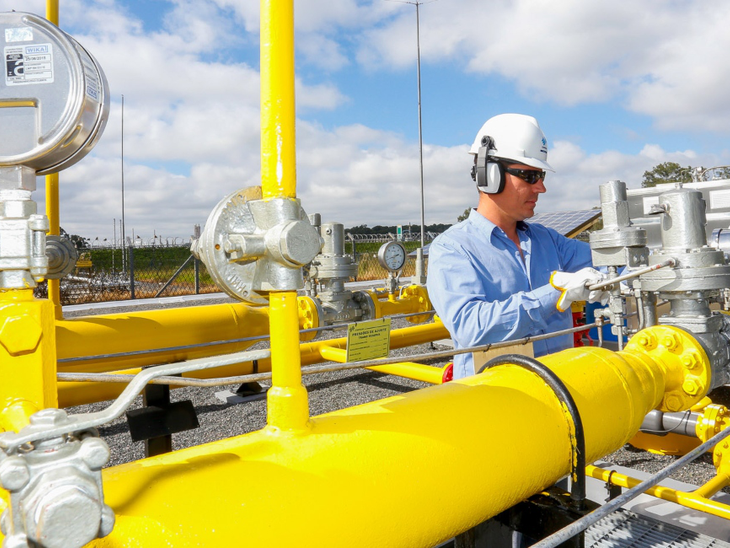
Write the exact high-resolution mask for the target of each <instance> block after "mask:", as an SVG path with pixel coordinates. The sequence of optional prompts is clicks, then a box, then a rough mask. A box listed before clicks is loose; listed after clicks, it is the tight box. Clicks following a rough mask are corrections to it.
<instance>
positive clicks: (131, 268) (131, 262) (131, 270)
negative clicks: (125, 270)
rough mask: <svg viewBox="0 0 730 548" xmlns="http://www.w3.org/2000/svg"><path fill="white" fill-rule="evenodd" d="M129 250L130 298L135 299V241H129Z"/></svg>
mask: <svg viewBox="0 0 730 548" xmlns="http://www.w3.org/2000/svg"><path fill="white" fill-rule="evenodd" d="M127 243H128V247H127V250H128V251H129V298H130V299H135V296H134V245H133V244H134V242H127Z"/></svg>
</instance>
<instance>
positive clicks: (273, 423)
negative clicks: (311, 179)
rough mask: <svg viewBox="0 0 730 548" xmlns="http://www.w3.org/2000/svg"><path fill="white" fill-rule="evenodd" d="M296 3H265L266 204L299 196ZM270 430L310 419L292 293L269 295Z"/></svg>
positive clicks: (263, 170)
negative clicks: (297, 178) (297, 182)
mask: <svg viewBox="0 0 730 548" xmlns="http://www.w3.org/2000/svg"><path fill="white" fill-rule="evenodd" d="M295 162H296V142H295V108H294V1H293V0H261V187H262V191H263V192H262V194H263V198H264V200H268V199H274V198H289V199H295V198H296V164H295ZM269 324H270V333H271V374H272V379H271V389H270V390H269V392H268V395H267V401H268V406H267V409H268V425H269V429H270V430H272V429H273V430H276V431H279V430H289V431H291V430H301V429H304V428H306V426H307V421H308V420H309V404H308V400H307V391H306V389H305V388H304V386H303V385H302V372H301V358H300V356H299V327H298V326H299V312H298V305H297V296H296V292H294V291H285V292H277V291H273V292H272V293H271V294H270V297H269Z"/></svg>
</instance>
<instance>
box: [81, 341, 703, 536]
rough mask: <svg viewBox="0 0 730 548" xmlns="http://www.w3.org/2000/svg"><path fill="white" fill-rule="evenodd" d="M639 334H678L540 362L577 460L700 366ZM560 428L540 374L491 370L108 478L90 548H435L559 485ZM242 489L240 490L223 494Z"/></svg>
mask: <svg viewBox="0 0 730 548" xmlns="http://www.w3.org/2000/svg"><path fill="white" fill-rule="evenodd" d="M648 333H649V334H650V335H652V336H655V337H658V340H660V341H661V340H662V338H661V337H662V336H664V335H666V334H674V335H676V336H677V337H678V338H679V337H680V336H681V340H682V345H681V347H678V346H675V347H674V348H673V349H669V348H666V347H664V346H662V344H661V343H659V344H658V345H657V346H656V347H655V348H653V349H647V347H646V346H645V345H644V346H642V345H639V344H636V343H635V342H634V341H633V340H632V342H630V343H629V344H628V345H627V346H626V349H625V350H624V351H622V352H616V353H614V352H611V351H609V350H606V349H602V348H586V347H584V348H577V349H571V350H565V351H563V352H560V353H557V354H554V355H551V356H545V357H543V358H541V361H542V362H543V363H545V364H546V365H547V366H548V367H550V368H551V369H552V370H553V371H555V372H556V374H557V375H558V376H559V377H560V378H561V379H562V380H563V382H564V383H565V384H566V386H567V387H568V389H569V390H570V392H571V394H572V396H573V398H574V399H575V401H576V404H577V405H578V408H579V410H580V414H581V417H582V420H583V425H584V428H585V432H586V459H587V460H588V461H592V460H595V459H598V458H600V457H602V456H604V455H606V454H608V453H610V452H612V451H614V450H616V449H617V448H619V447H621V446H622V445H623V444H624V443H625V442H626V441H627V440H628V439H629V438H630V437H631V436H632V435H633V434H634V433H635V432H636V431H637V430H638V429H639V426H640V425H641V422H642V420H643V418H644V416H645V415H646V413H647V412H649V411H650V410H652V409H655V408H657V407H660V406H661V404H662V402H663V401H664V399H665V396H666V394H668V393H670V394H671V393H673V392H674V391H675V388H676V383H677V382H678V381H679V382H680V385H681V384H682V381H681V378H682V377H683V376H684V375H685V374H686V373H685V368H684V366H683V364H682V356H683V355H684V354H685V353H686V352H687V351H696V352H697V356H699V358H700V360H701V363H700V364H698V367H706V366H708V365H709V362H708V360H707V356H706V355H705V354H704V351H703V350H702V349H701V347H700V346H699V344H698V343H697V342H694V343H693V342H692V341H693V340H694V339H692V338H691V337H689V336H687V337H684V335H682V334H681V333H680V332H679V330H677V329H674V328H650V330H648ZM667 340H668V339H667ZM703 395H704V394H699V398H701V397H702V396H703ZM606 416H611V417H612V420H610V421H606V420H605V417H606ZM568 423H569V421H568V420H567V419H566V417H565V415H564V413H563V411H562V409H561V406H560V404H559V403H558V400H557V398H556V397H555V394H554V393H553V392H552V391H551V390H550V388H549V387H548V386H547V385H546V384H545V383H544V382H543V381H542V380H541V379H540V378H539V377H538V376H537V375H535V374H533V373H530V372H528V371H526V370H525V369H523V368H521V367H517V366H511V365H505V366H500V367H497V368H494V369H490V370H488V371H486V372H485V373H483V374H481V375H476V376H473V377H469V378H467V379H460V380H458V381H454V382H450V383H447V384H444V385H441V386H434V387H430V388H426V389H423V390H419V391H415V392H410V393H408V394H404V395H400V396H395V397H391V398H387V399H385V400H381V401H377V402H372V403H369V404H365V405H361V406H357V407H353V408H349V409H344V410H341V411H337V412H334V413H329V414H327V415H323V416H320V417H315V418H313V419H311V420H310V424H311V427H310V430H309V432H308V433H307V432H306V431H304V432H303V433H302V435H299V436H282V435H278V434H277V432H276V431H275V430H272V429H265V430H263V431H259V432H254V433H251V434H247V435H244V436H240V437H237V438H232V439H228V440H224V441H221V442H215V443H211V444H208V445H204V446H200V447H195V448H191V449H186V450H183V451H178V452H176V453H171V454H167V455H164V456H159V457H153V458H149V459H145V460H142V461H138V462H134V463H130V464H127V465H123V466H119V467H114V468H110V469H107V470H105V471H104V491H105V498H106V502H107V503H108V504H110V505H111V506H112V508H113V509H114V510H115V513H116V516H117V524H116V526H115V529H114V531H113V532H112V534H111V535H110V536H109V537H107V538H106V539H102V540H99V541H96V542H95V543H93V544H92V545H93V546H114V547H119V546H152V545H154V543H155V542H157V541H159V540H160V539H163V538H164V539H165V540H166V542H168V543H169V544H171V545H174V546H226V545H231V544H233V543H236V542H238V541H239V540H240V531H241V530H242V528H243V529H245V530H246V531H247V537H246V541H247V542H248V543H250V544H252V545H258V546H303V547H306V546H318V547H328V546H333V547H334V546H337V547H339V546H343V545H347V546H351V547H361V546H362V547H365V546H367V547H370V546H389V547H401V546H408V547H410V546H433V545H436V544H438V543H439V542H442V541H444V540H446V539H448V538H450V537H452V536H453V535H455V534H457V533H459V532H462V531H464V530H466V529H468V528H470V527H472V526H474V525H476V524H477V523H480V522H481V521H483V520H485V519H487V518H489V517H490V516H493V515H495V514H497V513H498V512H500V511H502V510H504V509H506V508H509V507H511V506H513V505H514V504H516V503H517V502H519V501H521V500H524V499H525V498H526V497H528V496H530V495H532V494H533V493H535V492H538V491H540V490H542V489H544V488H546V487H547V486H549V485H551V484H553V483H554V482H555V481H557V480H558V479H559V478H561V477H563V476H564V475H565V474H567V473H568V472H569V470H570V459H571V450H570V441H569V433H570V429H569V424H568ZM516 433H518V434H519V435H515V434H516ZM535 448H539V450H538V451H536V450H535ZM434 467H438V468H439V469H441V470H443V471H444V472H443V474H434V473H433V470H434ZM244 480H245V484H246V485H247V487H248V488H247V489H245V490H242V489H235V490H233V489H222V488H221V487H220V486H221V485H231V484H233V485H237V484H242V483H244ZM252 481H253V483H252ZM190 493H195V505H194V507H191V506H190V504H189V495H190ZM323 515H326V516H327V520H326V524H324V525H323V522H322V520H321V516H323Z"/></svg>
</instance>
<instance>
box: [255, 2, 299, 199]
mask: <svg viewBox="0 0 730 548" xmlns="http://www.w3.org/2000/svg"><path fill="white" fill-rule="evenodd" d="M261 189H262V192H263V197H264V199H265V200H266V199H269V198H296V141H295V106H294V1H293V0H261Z"/></svg>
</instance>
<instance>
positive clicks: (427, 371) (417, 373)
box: [368, 362, 449, 384]
mask: <svg viewBox="0 0 730 548" xmlns="http://www.w3.org/2000/svg"><path fill="white" fill-rule="evenodd" d="M448 367H449V366H444V367H433V366H431V365H424V364H422V363H414V362H401V363H391V364H388V365H376V366H375V367H368V369H371V370H373V371H377V372H379V373H386V374H388V375H396V376H398V377H405V378H406V379H413V380H415V381H423V382H427V383H430V384H443V382H444V374H445V373H446V370H447V369H448Z"/></svg>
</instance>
